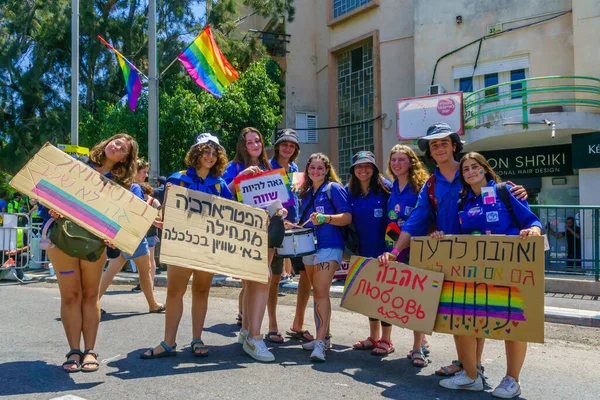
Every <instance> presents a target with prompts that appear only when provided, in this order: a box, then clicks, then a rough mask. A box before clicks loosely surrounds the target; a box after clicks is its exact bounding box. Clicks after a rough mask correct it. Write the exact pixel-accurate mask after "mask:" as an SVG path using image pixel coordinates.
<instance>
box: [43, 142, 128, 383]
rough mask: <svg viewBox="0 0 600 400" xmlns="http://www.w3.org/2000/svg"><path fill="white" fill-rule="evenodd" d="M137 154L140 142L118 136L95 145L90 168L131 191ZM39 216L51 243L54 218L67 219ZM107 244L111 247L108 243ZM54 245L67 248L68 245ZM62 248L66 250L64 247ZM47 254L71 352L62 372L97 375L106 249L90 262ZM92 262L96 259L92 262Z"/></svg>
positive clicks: (60, 253) (54, 214)
mask: <svg viewBox="0 0 600 400" xmlns="http://www.w3.org/2000/svg"><path fill="white" fill-rule="evenodd" d="M137 154H138V144H137V142H136V141H135V140H134V139H133V138H132V137H131V136H129V135H127V134H124V133H122V134H118V135H115V136H112V137H111V138H109V139H106V140H104V141H102V142H100V143H98V144H96V145H95V146H94V147H93V148H92V149H91V150H90V156H89V160H90V167H92V168H94V169H95V170H96V171H97V172H99V173H101V174H103V175H104V176H105V177H107V178H109V179H112V180H113V181H115V182H116V183H118V184H120V185H121V186H123V187H125V188H127V189H129V188H130V187H131V185H132V184H133V179H134V177H135V172H136V165H135V163H136V159H137ZM138 188H139V186H138ZM39 215H40V217H41V218H42V219H43V220H44V239H42V240H46V241H47V240H48V239H45V237H46V233H48V232H47V231H48V230H49V229H50V230H51V229H55V224H54V223H53V222H52V221H51V218H54V219H62V218H64V217H63V216H62V215H60V214H58V213H57V212H56V211H54V210H48V209H47V208H45V207H42V206H40V207H39ZM48 236H49V233H48ZM96 239H97V238H96ZM104 242H105V243H107V244H108V242H107V241H104ZM54 245H55V246H56V245H60V246H61V247H62V246H65V245H66V246H67V247H68V243H62V244H56V243H55V244H54ZM62 248H63V249H65V250H66V248H65V247H62ZM46 251H47V254H48V258H49V259H50V262H51V263H52V265H53V266H54V270H55V271H56V278H57V280H58V288H59V290H60V299H61V300H60V301H61V306H60V314H61V321H62V324H63V327H64V328H65V333H66V335H67V342H68V343H69V346H70V348H71V350H70V351H69V352H68V353H67V355H66V357H67V361H65V362H64V363H63V365H62V368H63V370H64V371H65V372H78V371H83V372H93V371H97V370H98V368H99V367H100V363H99V361H98V354H97V353H96V352H95V351H94V350H93V349H94V347H95V345H96V336H97V334H98V326H99V324H100V298H99V287H100V279H101V277H102V268H103V267H104V264H105V262H106V252H105V251H104V248H103V249H102V250H101V252H98V254H97V255H99V257H97V258H96V257H90V256H91V255H88V257H87V259H83V258H77V257H74V256H72V255H69V254H66V253H65V252H64V251H63V250H61V249H60V248H59V247H50V248H48V249H47V250H46ZM93 258H95V259H94V260H93V261H92V259H93ZM81 336H83V344H84V349H85V351H84V352H81V350H80V349H81Z"/></svg>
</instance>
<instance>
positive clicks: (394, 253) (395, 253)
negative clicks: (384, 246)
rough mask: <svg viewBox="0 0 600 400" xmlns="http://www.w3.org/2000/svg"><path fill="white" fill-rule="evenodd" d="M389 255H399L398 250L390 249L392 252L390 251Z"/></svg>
mask: <svg viewBox="0 0 600 400" xmlns="http://www.w3.org/2000/svg"><path fill="white" fill-rule="evenodd" d="M390 253H392V254H393V255H395V256H397V255H398V254H399V253H400V250H398V249H396V248H394V249H392V251H390Z"/></svg>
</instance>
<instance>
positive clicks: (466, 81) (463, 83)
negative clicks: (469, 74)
mask: <svg viewBox="0 0 600 400" xmlns="http://www.w3.org/2000/svg"><path fill="white" fill-rule="evenodd" d="M458 90H460V91H461V92H472V91H473V78H460V79H459V81H458Z"/></svg>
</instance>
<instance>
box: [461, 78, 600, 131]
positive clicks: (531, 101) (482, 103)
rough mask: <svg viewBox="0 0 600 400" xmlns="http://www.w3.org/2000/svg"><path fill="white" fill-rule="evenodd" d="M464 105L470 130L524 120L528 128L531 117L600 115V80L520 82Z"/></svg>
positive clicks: (468, 97)
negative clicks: (578, 113)
mask: <svg viewBox="0 0 600 400" xmlns="http://www.w3.org/2000/svg"><path fill="white" fill-rule="evenodd" d="M463 102H464V109H465V120H464V121H465V126H466V127H473V126H476V125H481V124H485V123H490V122H493V121H497V120H515V119H520V121H519V122H520V123H522V124H523V125H525V126H524V127H525V128H526V125H527V124H528V122H529V118H530V114H536V113H542V112H563V111H591V112H600V79H598V78H594V77H590V76H543V77H537V78H527V79H520V80H516V81H511V82H504V83H500V84H498V85H494V86H488V87H485V88H483V89H479V90H477V91H475V92H471V93H465V94H464V98H463ZM581 107H585V108H581ZM588 107H589V108H588Z"/></svg>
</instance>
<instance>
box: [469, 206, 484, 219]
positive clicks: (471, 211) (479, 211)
mask: <svg viewBox="0 0 600 400" xmlns="http://www.w3.org/2000/svg"><path fill="white" fill-rule="evenodd" d="M481 214H483V210H482V209H481V207H473V208H470V209H469V211H467V215H468V216H469V217H476V216H478V215H481Z"/></svg>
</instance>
